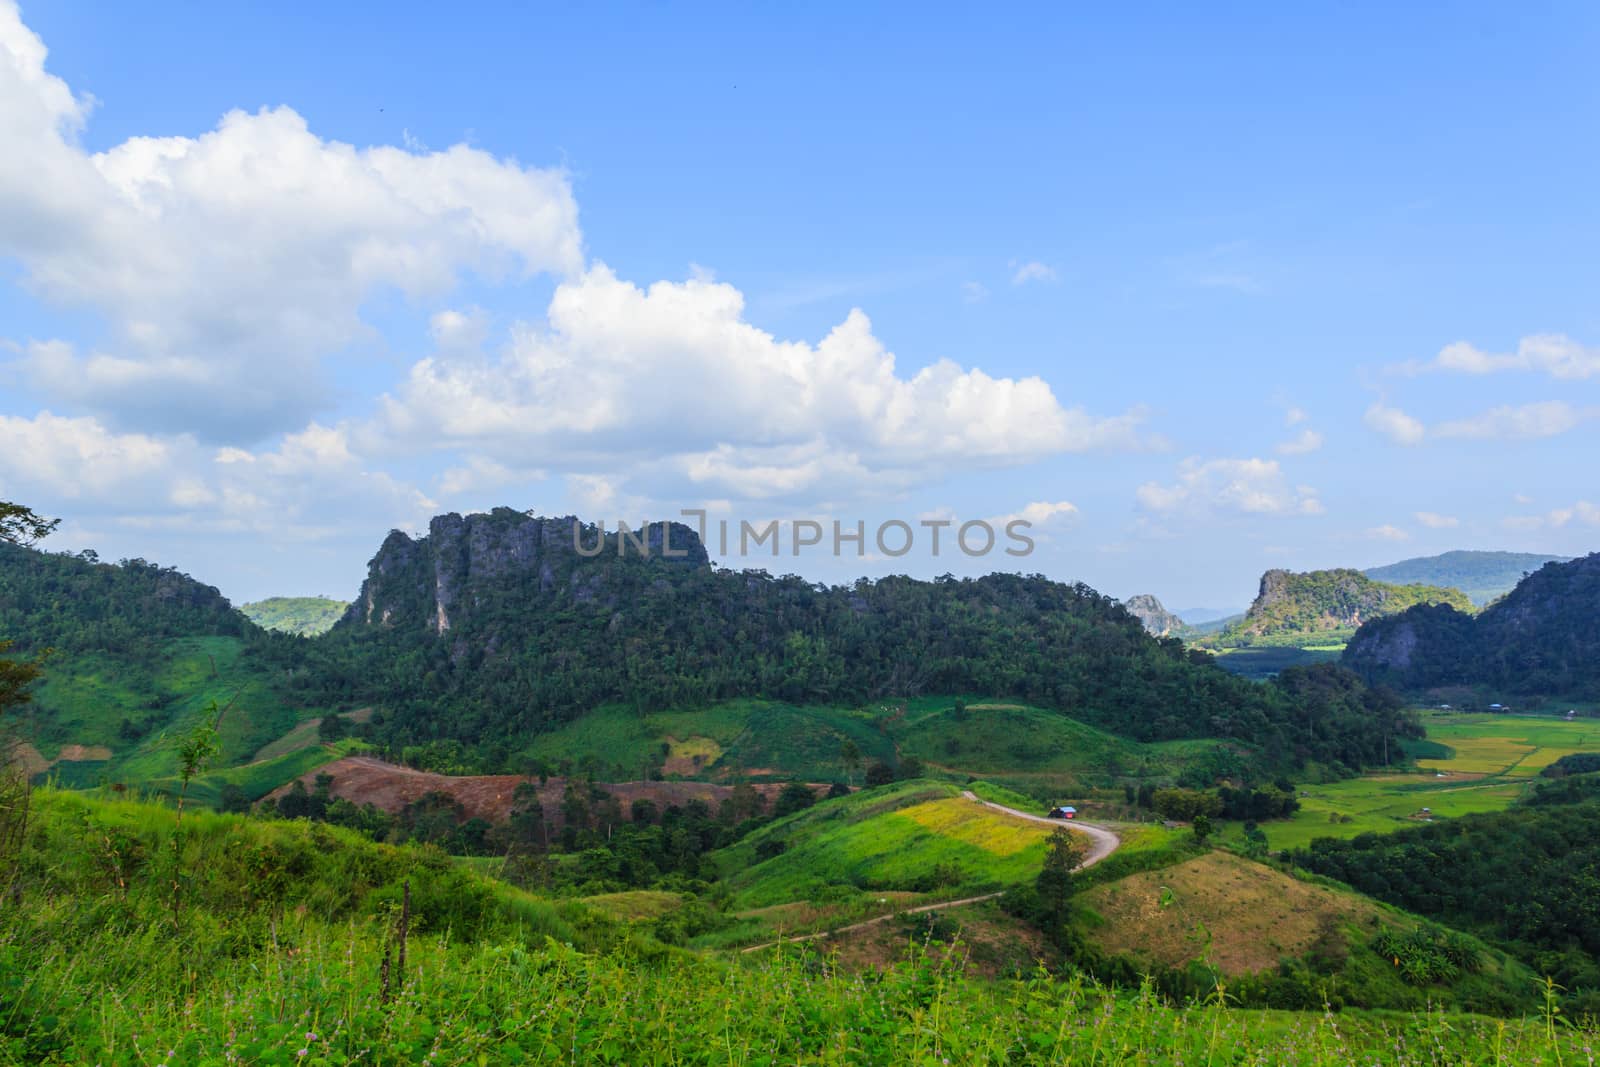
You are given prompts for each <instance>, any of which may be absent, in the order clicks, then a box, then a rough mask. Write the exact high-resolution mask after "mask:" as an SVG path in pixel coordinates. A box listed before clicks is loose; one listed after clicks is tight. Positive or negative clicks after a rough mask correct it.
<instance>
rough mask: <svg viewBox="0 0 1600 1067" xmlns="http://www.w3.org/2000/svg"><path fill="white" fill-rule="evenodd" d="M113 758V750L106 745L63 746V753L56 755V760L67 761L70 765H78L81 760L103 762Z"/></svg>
mask: <svg viewBox="0 0 1600 1067" xmlns="http://www.w3.org/2000/svg"><path fill="white" fill-rule="evenodd" d="M110 758H111V750H110V749H109V748H107V747H106V746H104V745H62V746H61V751H60V752H58V753H56V760H57V761H58V762H59V761H62V760H65V761H66V762H68V763H77V762H79V761H80V760H103V759H110Z"/></svg>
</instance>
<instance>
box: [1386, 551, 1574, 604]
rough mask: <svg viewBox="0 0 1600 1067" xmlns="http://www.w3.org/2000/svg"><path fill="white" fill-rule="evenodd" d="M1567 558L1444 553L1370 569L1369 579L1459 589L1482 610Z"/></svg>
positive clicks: (1518, 554) (1566, 560)
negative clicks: (1533, 574)
mask: <svg viewBox="0 0 1600 1067" xmlns="http://www.w3.org/2000/svg"><path fill="white" fill-rule="evenodd" d="M1569 559H1570V557H1567V556H1542V555H1538V554H1536V553H1532V552H1445V553H1443V554H1442V555H1438V556H1419V557H1417V558H1416V559H1405V560H1401V561H1400V562H1399V563H1391V564H1389V565H1388V566H1386V567H1371V568H1368V569H1367V570H1366V571H1365V572H1364V573H1365V574H1366V576H1367V577H1368V578H1372V579H1375V580H1376V581H1380V582H1387V583H1389V584H1391V585H1411V584H1420V585H1435V586H1443V587H1444V588H1447V589H1459V590H1461V591H1462V592H1463V593H1465V594H1466V595H1467V598H1468V599H1469V600H1471V601H1472V602H1473V603H1474V604H1476V605H1478V606H1479V607H1482V606H1483V605H1485V604H1487V603H1489V602H1490V601H1491V600H1494V599H1495V598H1496V597H1499V596H1504V595H1505V594H1506V593H1509V592H1511V590H1513V589H1515V588H1516V585H1517V583H1518V582H1520V581H1522V579H1523V578H1524V577H1525V576H1527V575H1528V574H1531V573H1532V572H1534V571H1536V570H1538V569H1539V568H1540V567H1543V566H1544V565H1545V564H1546V563H1566V562H1568V561H1569Z"/></svg>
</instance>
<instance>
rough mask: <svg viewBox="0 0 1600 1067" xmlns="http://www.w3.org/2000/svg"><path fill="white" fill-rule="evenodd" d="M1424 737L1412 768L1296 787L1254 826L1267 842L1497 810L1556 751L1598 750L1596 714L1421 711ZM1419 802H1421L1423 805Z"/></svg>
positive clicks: (1287, 844) (1296, 841)
mask: <svg viewBox="0 0 1600 1067" xmlns="http://www.w3.org/2000/svg"><path fill="white" fill-rule="evenodd" d="M1423 721H1424V725H1425V726H1426V728H1427V731H1428V740H1427V742H1424V743H1422V744H1420V745H1413V746H1411V750H1412V752H1413V754H1415V755H1416V756H1418V759H1417V766H1418V767H1419V768H1421V770H1420V772H1419V773H1415V774H1385V775H1369V776H1366V777H1362V778H1352V779H1348V780H1346V781H1342V782H1331V783H1327V784H1323V785H1311V786H1305V787H1303V790H1304V791H1305V792H1307V793H1309V794H1310V795H1309V796H1305V797H1302V798H1301V800H1300V810H1299V811H1298V812H1296V813H1295V816H1294V818H1293V819H1290V820H1288V821H1286V822H1273V823H1267V824H1265V825H1264V826H1263V827H1262V829H1263V830H1264V831H1265V832H1266V834H1267V840H1268V842H1269V844H1270V846H1271V847H1272V848H1274V849H1279V848H1299V847H1302V846H1304V845H1306V844H1309V843H1310V842H1311V841H1312V839H1314V838H1318V837H1355V836H1356V835H1357V834H1363V833H1388V832H1390V831H1393V830H1399V829H1402V828H1404V827H1406V826H1413V825H1416V824H1417V823H1418V822H1420V821H1422V820H1424V819H1430V818H1451V817H1454V816H1460V815H1469V814H1475V813H1478V812H1493V811H1503V810H1505V808H1507V807H1508V806H1510V804H1511V803H1512V802H1513V801H1515V800H1516V799H1517V797H1519V796H1521V795H1522V793H1523V791H1524V790H1525V789H1526V788H1527V786H1528V783H1529V781H1530V780H1531V779H1533V778H1534V777H1536V776H1537V775H1538V774H1539V772H1540V771H1541V770H1543V769H1544V768H1545V767H1547V766H1549V765H1550V764H1551V763H1554V762H1555V761H1556V760H1558V759H1560V758H1561V757H1562V756H1564V755H1568V754H1570V753H1573V752H1600V722H1597V721H1596V720H1593V719H1578V720H1574V721H1572V722H1567V721H1565V720H1563V719H1560V718H1555V717H1551V718H1544V717H1534V716H1524V715H1451V714H1443V713H1434V712H1430V713H1427V714H1426V715H1425V716H1424V720H1423ZM1423 809H1428V810H1427V811H1424V810H1423Z"/></svg>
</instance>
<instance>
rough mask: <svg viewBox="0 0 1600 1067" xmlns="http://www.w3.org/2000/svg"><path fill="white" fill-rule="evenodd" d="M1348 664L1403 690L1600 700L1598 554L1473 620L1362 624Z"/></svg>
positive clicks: (1538, 579) (1424, 616)
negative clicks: (1485, 689)
mask: <svg viewBox="0 0 1600 1067" xmlns="http://www.w3.org/2000/svg"><path fill="white" fill-rule="evenodd" d="M1344 663H1345V664H1346V665H1347V666H1349V667H1350V668H1351V669H1353V670H1355V671H1357V672H1358V673H1360V674H1361V675H1362V676H1364V677H1366V678H1368V679H1369V680H1373V681H1379V682H1384V683H1388V684H1393V685H1397V686H1401V687H1404V688H1406V689H1412V690H1418V689H1425V688H1430V687H1434V686H1450V685H1486V686H1493V687H1496V688H1497V689H1499V690H1501V691H1503V692H1506V693H1518V694H1546V695H1559V696H1572V697H1577V696H1583V697H1586V698H1589V699H1593V698H1594V697H1596V696H1600V553H1597V554H1594V555H1590V556H1585V557H1584V558H1582V559H1575V560H1572V561H1571V562H1568V563H1547V564H1545V565H1544V566H1543V567H1541V568H1540V569H1539V570H1537V571H1535V572H1534V573H1532V574H1530V575H1528V577H1526V578H1524V579H1523V580H1522V582H1521V583H1520V584H1519V585H1518V586H1517V587H1516V588H1515V589H1514V590H1512V591H1511V592H1510V593H1509V594H1507V595H1506V596H1505V597H1504V598H1503V599H1501V600H1499V601H1496V602H1495V603H1494V604H1492V605H1490V606H1489V607H1488V608H1486V609H1484V611H1483V612H1482V613H1481V614H1479V615H1476V616H1473V615H1467V614H1463V613H1462V612H1459V611H1456V610H1454V609H1453V608H1450V607H1447V606H1422V607H1416V608H1412V609H1411V610H1410V611H1407V612H1405V613H1404V614H1401V615H1396V616H1394V617H1392V618H1387V619H1380V620H1378V621H1376V622H1373V623H1369V624H1368V625H1366V626H1363V627H1362V628H1361V630H1360V632H1358V633H1357V634H1356V635H1355V637H1354V638H1353V639H1352V640H1351V642H1350V645H1349V647H1348V648H1346V649H1345V653H1344Z"/></svg>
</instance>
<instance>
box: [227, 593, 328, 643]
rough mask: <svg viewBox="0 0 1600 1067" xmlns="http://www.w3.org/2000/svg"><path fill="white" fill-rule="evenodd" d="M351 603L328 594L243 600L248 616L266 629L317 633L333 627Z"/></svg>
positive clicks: (307, 634)
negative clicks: (333, 598)
mask: <svg viewBox="0 0 1600 1067" xmlns="http://www.w3.org/2000/svg"><path fill="white" fill-rule="evenodd" d="M349 607H350V605H349V603H348V602H347V601H343V600H331V599H329V598H328V597H325V596H274V597H268V598H267V599H265V600H257V601H255V602H254V603H251V604H240V605H239V610H240V611H242V612H244V614H245V617H246V618H248V619H249V620H250V621H251V622H253V623H255V624H256V625H257V626H259V627H261V628H262V629H264V630H277V631H278V632H280V633H286V634H299V635H300V636H301V637H315V636H316V635H317V634H320V633H326V632H327V631H329V630H330V629H332V628H333V624H334V623H336V622H338V621H339V618H340V617H341V616H342V615H343V614H344V613H345V610H346V609H347V608H349Z"/></svg>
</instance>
